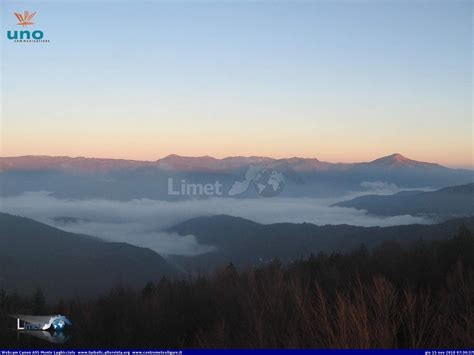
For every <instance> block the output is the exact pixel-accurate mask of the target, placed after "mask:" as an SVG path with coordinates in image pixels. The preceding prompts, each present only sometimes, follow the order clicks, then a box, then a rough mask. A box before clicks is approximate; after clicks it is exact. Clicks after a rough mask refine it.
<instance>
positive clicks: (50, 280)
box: [0, 213, 175, 299]
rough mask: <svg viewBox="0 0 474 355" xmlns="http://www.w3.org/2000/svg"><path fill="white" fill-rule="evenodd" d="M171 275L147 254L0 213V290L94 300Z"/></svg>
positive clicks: (160, 261) (164, 264) (155, 257)
mask: <svg viewBox="0 0 474 355" xmlns="http://www.w3.org/2000/svg"><path fill="white" fill-rule="evenodd" d="M174 274H175V270H174V268H173V267H171V266H170V265H169V264H168V263H167V262H166V260H165V259H163V258H162V257H161V256H160V255H158V254H157V253H155V252H154V251H152V250H149V249H145V248H139V247H136V246H132V245H129V244H125V243H108V242H103V241H101V240H98V239H97V238H93V237H87V236H83V235H78V234H73V233H68V232H65V231H62V230H60V229H56V228H53V227H50V226H47V225H45V224H42V223H39V222H36V221H34V220H31V219H28V218H23V217H18V216H12V215H9V214H5V213H0V289H4V290H8V291H18V292H19V293H21V294H24V293H26V294H28V293H31V292H33V291H34V290H35V289H36V288H37V287H39V288H41V289H42V290H43V292H44V293H45V295H46V297H47V298H48V299H57V298H60V297H65V298H72V297H78V296H96V295H97V294H98V293H101V292H105V291H108V290H110V288H112V287H114V286H117V285H119V284H123V285H124V286H127V287H128V286H130V287H142V286H143V285H144V284H145V283H146V282H148V281H150V280H159V279H160V277H161V276H164V275H168V276H170V275H174Z"/></svg>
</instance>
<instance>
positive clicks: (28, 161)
mask: <svg viewBox="0 0 474 355" xmlns="http://www.w3.org/2000/svg"><path fill="white" fill-rule="evenodd" d="M262 163H263V164H271V165H281V164H288V165H290V166H292V167H296V169H297V170H298V167H300V170H303V171H304V170H310V169H318V168H324V169H328V168H337V167H338V168H341V167H355V166H374V167H389V168H397V167H398V168H416V167H433V168H440V169H452V170H469V169H458V168H449V167H445V166H443V165H440V164H437V163H430V162H423V161H417V160H413V159H409V158H407V157H405V156H403V155H401V154H399V153H394V154H391V155H387V156H383V157H380V158H378V159H375V160H372V161H368V162H364V161H362V162H351V163H340V162H327V161H321V160H319V159H318V158H314V157H313V158H302V157H290V158H272V157H266V156H228V157H224V158H215V157H212V156H209V155H205V156H181V155H177V154H170V155H167V156H165V157H163V158H159V159H157V160H154V161H153V160H134V159H116V158H94V157H83V156H78V157H69V156H49V155H23V156H14V157H0V171H8V170H41V169H63V170H69V169H70V170H86V171H87V170H91V169H94V168H95V169H97V170H113V169H124V168H128V169H130V168H131V169H133V168H140V167H163V168H171V169H177V170H180V169H181V170H189V169H191V170H192V169H207V170H219V169H221V170H225V169H232V168H239V167H242V166H246V165H249V164H262Z"/></svg>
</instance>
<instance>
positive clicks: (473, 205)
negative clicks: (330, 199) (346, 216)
mask: <svg viewBox="0 0 474 355" xmlns="http://www.w3.org/2000/svg"><path fill="white" fill-rule="evenodd" d="M335 206H340V207H351V208H356V209H359V210H366V211H367V212H369V213H371V214H375V215H381V216H398V215H407V214H409V215H413V216H428V217H430V218H435V219H440V220H446V219H449V218H455V217H466V216H473V215H474V184H466V185H459V186H450V187H446V188H443V189H440V190H437V191H430V192H423V191H402V192H399V193H397V194H394V195H388V196H380V195H366V196H360V197H357V198H354V199H352V200H349V201H343V202H339V203H337V204H335Z"/></svg>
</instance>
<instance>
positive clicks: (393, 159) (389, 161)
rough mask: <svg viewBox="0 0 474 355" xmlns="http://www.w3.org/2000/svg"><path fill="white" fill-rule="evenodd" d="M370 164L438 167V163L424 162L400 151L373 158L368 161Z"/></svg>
mask: <svg viewBox="0 0 474 355" xmlns="http://www.w3.org/2000/svg"><path fill="white" fill-rule="evenodd" d="M370 164H371V165H376V166H386V167H430V166H431V167H434V166H437V167H439V166H440V165H438V164H433V163H426V162H422V161H417V160H412V159H409V158H407V157H405V156H403V155H401V154H400V153H394V154H391V155H387V156H385V157H382V158H379V159H375V160H373V161H371V162H370Z"/></svg>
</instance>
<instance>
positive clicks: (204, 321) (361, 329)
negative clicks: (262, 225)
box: [0, 227, 474, 348]
mask: <svg viewBox="0 0 474 355" xmlns="http://www.w3.org/2000/svg"><path fill="white" fill-rule="evenodd" d="M0 313H1V314H0V344H1V346H2V347H8V346H13V347H15V346H21V347H28V346H42V347H47V346H54V347H58V345H50V344H49V343H45V342H42V341H40V340H37V339H36V340H35V338H33V337H30V336H26V335H23V336H22V337H21V341H20V342H19V341H18V340H17V334H16V332H15V331H12V330H9V329H8V327H9V325H10V326H11V319H9V318H8V317H7V315H8V314H11V313H26V314H33V313H36V314H44V313H47V314H56V313H60V314H64V315H66V316H67V317H68V318H69V319H71V320H72V321H73V323H74V325H73V328H72V337H71V340H70V341H69V342H68V343H66V344H64V345H63V346H66V347H69V348H70V347H95V346H97V347H98V346H102V347H135V348H147V347H155V348H156V347H159V348H183V347H184V348H186V347H204V348H228V347H232V348H235V347H239V348H241V347H244V348H256V347H259V348H260V347H264V348H275V347H276V348H307V347H308V348H346V347H350V348H373V347H376V348H423V347H437V348H438V347H442V348H459V347H463V348H466V347H473V346H474V236H473V234H472V233H471V232H470V231H469V230H467V228H465V227H461V228H460V230H459V233H458V235H457V236H455V237H453V238H450V239H447V240H442V241H435V242H431V243H430V244H427V243H424V242H423V241H419V242H418V243H416V244H415V245H411V246H401V245H400V244H398V243H395V242H386V243H384V244H383V245H382V246H380V247H378V248H376V249H374V250H371V251H369V250H367V248H365V247H364V246H361V247H360V248H359V249H357V250H355V251H353V252H352V253H348V254H343V255H342V254H333V255H325V254H320V255H317V256H313V257H310V258H309V259H307V260H301V261H297V262H294V263H291V264H290V265H286V266H284V265H281V264H280V263H279V262H278V261H275V262H272V263H271V264H269V265H267V266H266V267H261V268H258V269H254V270H248V271H237V270H236V269H235V268H234V267H233V266H232V265H228V266H227V267H225V268H222V269H220V270H217V271H216V272H215V274H214V275H213V276H212V277H204V276H203V277H192V278H189V279H188V280H169V279H166V278H163V279H161V280H160V281H158V282H155V283H152V282H150V283H148V284H147V285H145V286H144V288H143V289H142V290H140V291H136V290H131V289H127V288H123V287H117V288H115V289H113V290H111V291H110V292H109V293H108V294H107V295H104V296H102V297H100V298H98V299H95V300H74V301H62V302H59V303H57V304H54V305H48V304H47V302H45V300H44V297H43V296H42V293H41V291H40V290H38V291H37V292H36V293H35V294H34V295H33V296H32V297H28V298H23V297H21V296H19V295H15V294H6V293H4V292H2V293H0Z"/></svg>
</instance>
